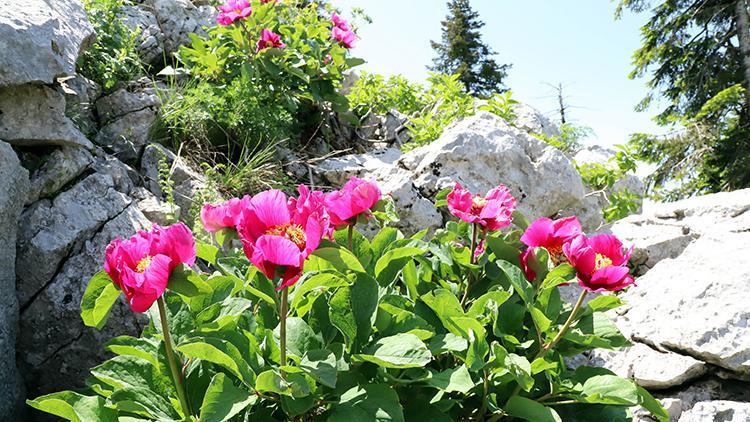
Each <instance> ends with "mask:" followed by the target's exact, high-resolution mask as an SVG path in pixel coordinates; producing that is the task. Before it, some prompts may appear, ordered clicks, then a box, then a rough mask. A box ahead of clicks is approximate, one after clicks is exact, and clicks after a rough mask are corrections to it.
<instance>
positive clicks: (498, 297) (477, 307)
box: [466, 290, 511, 318]
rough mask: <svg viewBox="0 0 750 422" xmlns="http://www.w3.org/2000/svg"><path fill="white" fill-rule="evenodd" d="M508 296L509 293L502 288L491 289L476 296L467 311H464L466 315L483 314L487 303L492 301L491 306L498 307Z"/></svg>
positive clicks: (476, 315) (509, 295)
mask: <svg viewBox="0 0 750 422" xmlns="http://www.w3.org/2000/svg"><path fill="white" fill-rule="evenodd" d="M510 297H511V293H510V292H506V291H504V290H493V291H491V292H487V293H485V294H483V295H482V296H480V297H479V298H477V299H476V300H475V301H474V303H472V304H471V308H469V311H468V312H466V316H468V317H472V318H476V317H478V316H479V315H484V313H485V312H486V311H487V309H488V305H489V303H494V305H493V306H496V307H500V305H502V304H503V303H505V301H506V300H508V298H510Z"/></svg>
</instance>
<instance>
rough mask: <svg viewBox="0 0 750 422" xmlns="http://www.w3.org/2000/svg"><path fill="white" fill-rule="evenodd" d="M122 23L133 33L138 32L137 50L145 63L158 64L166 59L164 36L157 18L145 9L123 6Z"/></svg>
mask: <svg viewBox="0 0 750 422" xmlns="http://www.w3.org/2000/svg"><path fill="white" fill-rule="evenodd" d="M121 11H122V22H123V23H124V24H125V25H126V26H127V27H128V28H130V30H131V31H136V30H137V31H138V41H137V45H136V50H138V56H139V57H140V58H141V60H142V61H143V62H144V63H148V64H157V63H160V62H162V61H163V59H164V34H163V33H162V32H161V29H160V28H159V22H158V21H157V20H156V16H155V15H154V14H153V13H152V12H151V11H150V10H147V9H146V8H144V7H139V6H123V7H122V9H121Z"/></svg>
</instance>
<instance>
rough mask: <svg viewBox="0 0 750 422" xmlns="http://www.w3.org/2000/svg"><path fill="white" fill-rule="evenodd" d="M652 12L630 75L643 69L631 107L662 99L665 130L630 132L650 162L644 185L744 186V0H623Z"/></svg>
mask: <svg viewBox="0 0 750 422" xmlns="http://www.w3.org/2000/svg"><path fill="white" fill-rule="evenodd" d="M624 9H629V10H631V11H634V12H637V13H638V12H646V11H648V12H649V13H651V18H650V20H649V21H648V23H646V25H644V26H643V28H642V29H641V31H642V35H643V45H642V46H641V48H639V49H638V50H637V51H636V52H635V54H634V56H633V57H634V59H633V64H634V69H633V72H632V73H631V75H630V76H631V77H632V78H636V77H646V75H650V76H649V78H650V79H649V81H648V86H649V87H650V88H651V91H650V93H649V94H648V95H647V96H646V97H645V98H644V99H643V100H642V101H641V102H640V104H638V107H637V109H638V110H645V109H646V108H648V107H649V106H652V105H655V103H656V101H655V99H657V98H659V99H662V100H663V101H664V102H665V103H666V106H665V107H664V108H663V109H662V110H660V111H659V114H658V116H657V118H656V121H657V122H658V123H659V124H661V125H663V126H669V127H672V128H673V129H674V130H673V131H672V132H671V133H670V134H669V135H667V136H661V137H658V136H653V135H648V134H635V135H633V136H632V138H631V145H632V146H633V148H634V152H635V153H636V154H637V155H638V158H640V159H642V160H645V161H647V162H650V163H653V164H656V165H657V169H656V172H655V173H654V174H653V175H652V176H651V177H650V179H649V180H648V182H649V190H650V192H651V193H652V194H656V196H657V197H661V198H663V199H672V200H674V199H679V198H681V197H685V196H689V195H692V194H696V193H707V192H716V191H720V190H731V189H739V188H743V187H747V186H750V176H748V174H749V173H750V141H748V138H749V137H750V109H748V106H747V104H748V101H749V98H748V92H747V86H748V84H750V77H748V73H749V72H750V64H749V63H748V62H747V58H748V57H747V53H748V51H749V49H750V33H748V28H747V20H748V19H747V18H748V5H747V1H746V0H706V1H694V0H669V1H661V2H658V4H656V5H653V2H651V1H648V0H622V1H621V2H620V4H619V6H618V9H617V14H618V15H619V14H621V13H622V11H623V10H624Z"/></svg>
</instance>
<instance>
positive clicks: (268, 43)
mask: <svg viewBox="0 0 750 422" xmlns="http://www.w3.org/2000/svg"><path fill="white" fill-rule="evenodd" d="M284 47H286V44H284V43H283V42H281V36H280V35H279V34H277V33H275V32H273V31H271V30H269V29H264V30H263V31H261V34H260V39H259V40H258V52H260V51H261V50H265V49H266V48H284Z"/></svg>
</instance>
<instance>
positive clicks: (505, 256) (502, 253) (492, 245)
mask: <svg viewBox="0 0 750 422" xmlns="http://www.w3.org/2000/svg"><path fill="white" fill-rule="evenodd" d="M485 242H486V243H487V249H489V250H490V252H492V253H493V254H495V256H496V257H497V259H501V260H503V261H508V262H511V263H513V264H515V265H519V264H520V261H519V258H518V257H519V255H520V254H521V251H519V250H518V248H516V247H514V246H512V245H510V244H508V243H507V242H506V241H505V239H503V238H502V236H501V235H497V236H487V238H486V239H485Z"/></svg>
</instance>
